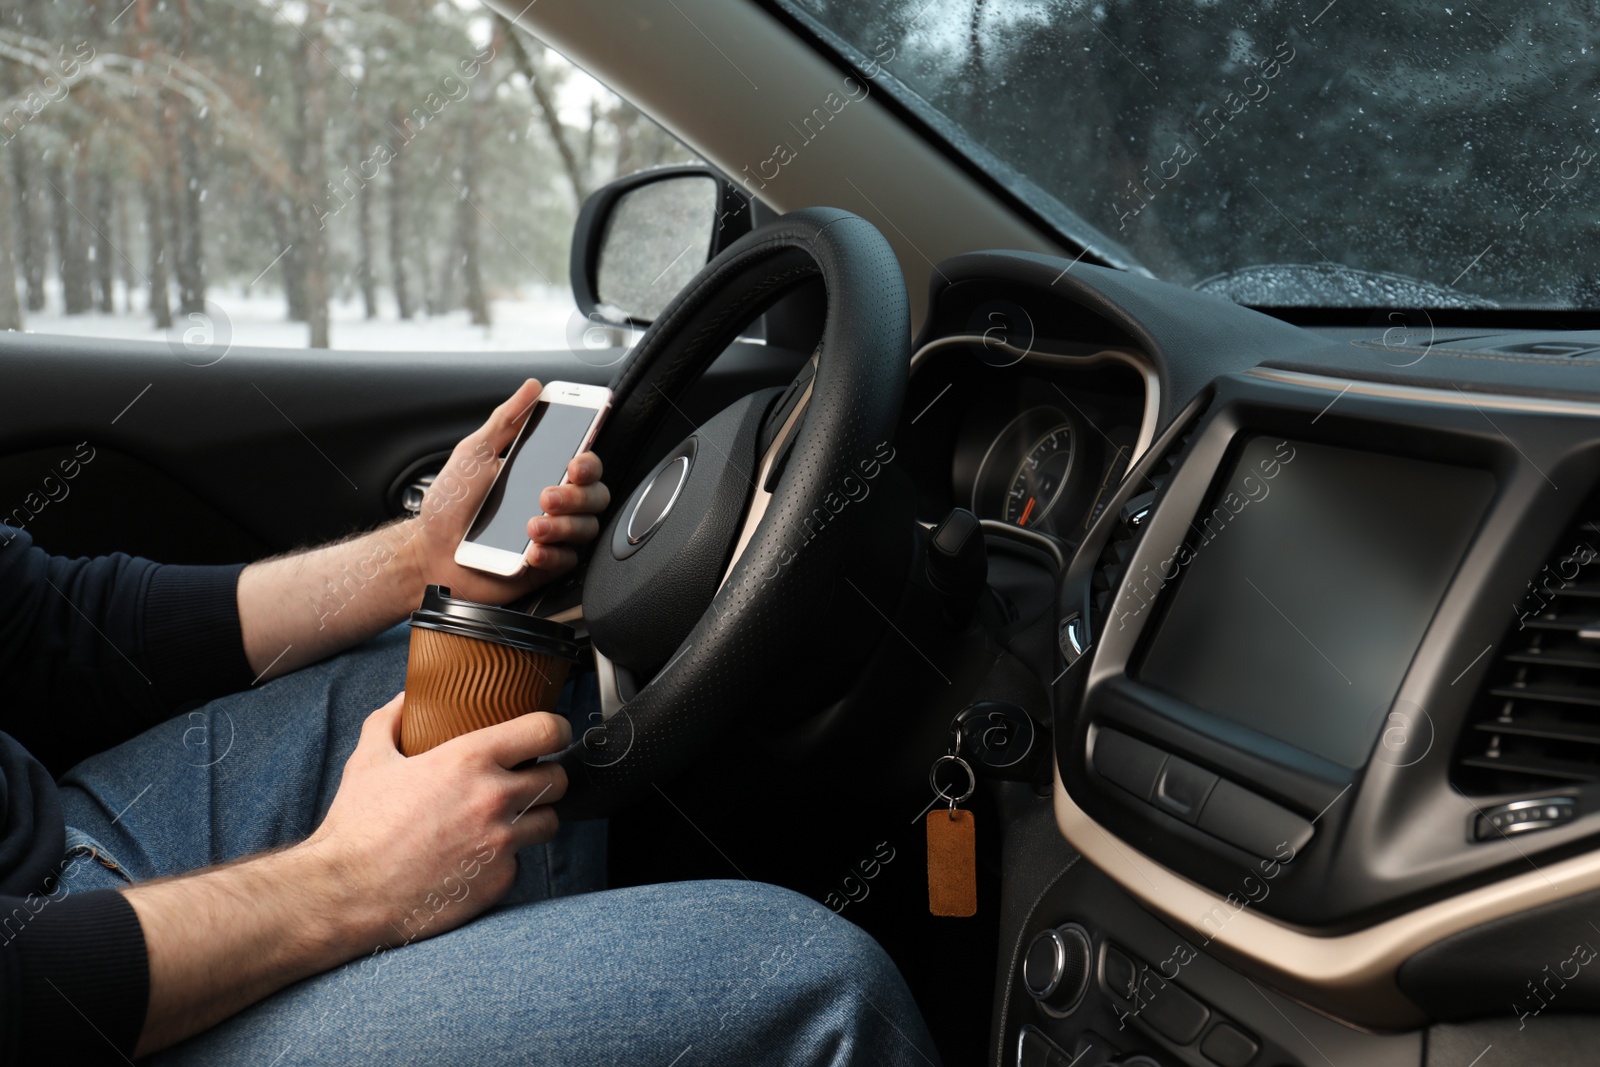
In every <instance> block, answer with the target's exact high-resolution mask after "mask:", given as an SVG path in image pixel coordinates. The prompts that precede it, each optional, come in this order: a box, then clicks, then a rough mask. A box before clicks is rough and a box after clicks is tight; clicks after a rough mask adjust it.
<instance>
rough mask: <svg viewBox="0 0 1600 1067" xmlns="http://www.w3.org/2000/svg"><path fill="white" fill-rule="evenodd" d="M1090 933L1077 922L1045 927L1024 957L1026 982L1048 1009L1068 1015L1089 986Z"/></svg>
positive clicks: (1042, 1005) (1042, 1004) (1029, 990)
mask: <svg viewBox="0 0 1600 1067" xmlns="http://www.w3.org/2000/svg"><path fill="white" fill-rule="evenodd" d="M1089 955H1090V948H1089V935H1088V934H1087V933H1085V932H1084V929H1083V927H1081V926H1079V925H1077V924H1076V923H1067V924H1066V925H1064V926H1058V927H1056V928H1054V929H1052V930H1045V931H1044V932H1043V933H1041V934H1039V935H1038V936H1037V937H1035V938H1034V939H1033V942H1032V944H1030V945H1029V946H1028V951H1027V953H1026V954H1025V955H1024V956H1023V957H1022V984H1023V987H1024V988H1026V989H1027V990H1028V993H1029V995H1030V996H1032V997H1033V999H1034V1000H1036V1001H1038V1002H1039V1005H1040V1006H1041V1007H1042V1008H1044V1009H1045V1010H1046V1011H1047V1012H1049V1013H1051V1014H1055V1015H1065V1014H1067V1013H1068V1012H1070V1011H1071V1010H1072V1009H1073V1008H1076V1007H1077V1006H1078V1001H1080V1000H1082V999H1083V991H1084V990H1085V989H1086V988H1087V987H1088V985H1089Z"/></svg>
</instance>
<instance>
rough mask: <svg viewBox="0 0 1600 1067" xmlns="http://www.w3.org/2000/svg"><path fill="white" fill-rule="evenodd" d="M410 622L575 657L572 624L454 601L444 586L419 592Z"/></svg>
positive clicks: (575, 641)
mask: <svg viewBox="0 0 1600 1067" xmlns="http://www.w3.org/2000/svg"><path fill="white" fill-rule="evenodd" d="M411 625H412V626H421V627H423V628H424V629H428V630H443V631H444V632H445V633H452V634H460V635H461V636H463V637H476V638H477V639H478V640H480V641H492V642H494V643H495V644H497V645H509V646H511V647H512V648H521V649H526V650H527V651H529V652H541V653H544V654H545V655H549V656H560V657H562V658H563V659H570V660H576V659H577V658H578V642H577V636H578V634H577V631H576V630H574V629H573V628H572V627H570V626H567V625H566V624H564V623H559V622H551V621H550V620H549V619H541V618H538V617H537V616H534V615H527V614H524V613H523V612H520V611H512V610H511V609H510V608H498V607H495V606H493V605H492V604H475V603H473V602H472V601H470V600H456V599H454V598H452V597H451V596H450V589H449V587H448V586H443V585H430V586H428V590H427V592H425V593H423V594H422V607H420V608H418V609H417V610H416V611H413V612H412V613H411Z"/></svg>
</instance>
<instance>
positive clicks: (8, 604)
mask: <svg viewBox="0 0 1600 1067" xmlns="http://www.w3.org/2000/svg"><path fill="white" fill-rule="evenodd" d="M243 569H244V565H243V564H234V565H230V566H210V567H189V566H170V565H168V566H164V565H161V564H156V563H152V562H150V561H149V560H146V559H138V558H135V557H131V556H126V555H122V554H120V553H119V554H116V555H111V556H101V557H97V558H94V559H87V558H85V559H65V558H61V557H56V556H50V555H47V554H46V553H45V552H44V551H42V550H41V549H39V548H37V547H35V546H34V545H33V543H32V540H31V538H29V536H28V535H27V534H26V533H24V532H22V531H20V530H15V529H13V528H11V527H7V526H0V679H3V680H4V682H5V688H6V697H7V700H6V704H5V705H0V729H4V730H6V731H7V732H9V733H10V734H11V735H12V736H14V737H16V738H17V739H18V740H19V741H21V742H22V743H23V744H24V745H25V746H26V747H27V748H28V750H29V751H30V752H32V753H33V754H34V756H36V757H37V758H38V759H39V760H40V761H42V762H43V763H44V764H45V766H46V767H48V768H49V769H50V770H51V771H52V772H54V773H56V774H61V773H62V772H64V771H65V770H67V768H68V767H70V766H71V765H72V764H73V763H76V762H77V761H78V760H80V759H82V758H84V757H85V756H88V755H91V754H93V753H95V752H99V751H101V750H103V749H106V748H109V747H111V746H112V745H115V744H117V743H119V742H121V741H125V740H127V739H128V738H130V737H132V736H134V735H135V734H137V733H139V732H140V731H142V730H144V729H146V728H148V727H150V726H152V725H154V724H155V723H157V722H160V721H161V720H162V719H164V718H166V717H167V716H169V715H171V714H172V713H173V712H174V711H176V710H178V708H179V707H180V706H182V705H183V704H185V703H189V702H198V701H202V700H206V699H209V698H211V697H214V696H220V695H222V694H223V693H228V692H233V691H236V690H239V689H243V688H245V687H246V686H248V685H249V683H250V680H251V678H250V666H249V663H248V662H247V661H246V659H245V655H244V641H243V638H242V637H241V635H240V631H239V609H238V600H237V588H238V583H239V572H240V571H241V570H243Z"/></svg>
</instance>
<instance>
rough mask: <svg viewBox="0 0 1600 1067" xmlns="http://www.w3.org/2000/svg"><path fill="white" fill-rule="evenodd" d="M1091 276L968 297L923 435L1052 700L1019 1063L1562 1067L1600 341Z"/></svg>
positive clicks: (1590, 591)
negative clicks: (1238, 301) (1326, 328)
mask: <svg viewBox="0 0 1600 1067" xmlns="http://www.w3.org/2000/svg"><path fill="white" fill-rule="evenodd" d="M1062 267H1063V264H1061V263H1060V262H1058V261H1053V260H1048V259H1046V258H1045V257H1037V256H1031V255H1025V254H1020V253H1017V254H1005V253H980V254H976V255H973V256H967V257H958V258H957V259H956V260H953V261H949V262H947V263H945V264H943V265H942V267H941V274H942V275H944V276H943V277H942V279H941V281H939V282H936V283H935V286H934V301H933V310H932V313H931V316H930V321H929V324H928V326H927V327H926V328H925V330H924V332H923V334H922V336H921V337H920V338H919V339H918V341H917V344H916V346H915V355H914V358H913V362H912V373H911V380H910V385H909V388H908V394H907V401H906V405H905V413H904V415H903V417H902V422H901V430H900V438H899V439H900V440H901V441H903V442H904V443H905V444H906V445H907V447H906V449H905V453H906V456H907V458H906V463H907V465H908V468H909V469H910V471H911V474H912V479H913V481H914V483H915V486H916V494H917V507H918V515H919V518H920V519H921V520H922V522H923V523H924V525H926V526H929V527H934V526H936V525H937V524H939V523H941V522H942V521H944V517H945V516H947V515H948V514H949V513H950V512H951V510H952V509H966V510H968V511H970V512H972V513H973V514H974V515H976V516H977V517H978V519H979V520H981V526H982V529H983V531H984V534H985V542H986V548H987V551H988V567H989V584H990V586H991V588H992V589H993V590H994V595H995V597H996V599H997V600H999V601H1001V602H1003V603H1004V604H1005V605H1006V610H1005V611H1004V612H1002V613H1001V615H1000V616H999V617H1000V619H1001V622H1002V625H1001V626H1000V627H999V628H998V629H997V630H996V631H995V632H996V633H998V634H999V635H1000V642H1001V643H1002V644H1003V645H1004V646H1005V648H1006V650H1007V652H1008V653H1009V654H1010V655H1013V656H1015V657H1016V658H1017V659H1018V660H1020V661H1023V662H1026V663H1027V665H1028V667H1029V669H1030V670H1031V672H1032V673H1033V674H1034V676H1035V677H1036V679H1037V681H1038V683H1039V685H1040V686H1041V687H1042V690H1041V691H1042V694H1043V695H1042V697H1041V706H1038V707H1029V708H1028V709H1027V711H1028V714H1029V715H1030V716H1031V717H1032V718H1033V719H1034V720H1035V722H1036V725H1037V727H1038V729H1039V731H1040V733H1041V735H1043V736H1047V737H1048V738H1049V741H1048V744H1049V746H1050V753H1049V755H1050V760H1049V762H1050V763H1051V764H1053V767H1052V768H1051V769H1049V770H1047V771H1046V772H1045V774H1046V776H1047V779H1048V780H1047V781H1046V782H1044V783H1042V784H1041V783H1040V782H1039V781H1035V782H1034V783H1033V784H1034V786H1035V787H1036V789H1035V793H1034V796H1033V798H1032V799H1030V798H1029V797H1028V795H1027V794H1026V793H1025V792H1024V791H1023V790H1022V789H1021V788H1019V787H1018V786H1017V785H1016V784H1015V783H1002V784H1001V785H1000V786H999V788H1001V789H1002V790H1005V789H1011V790H1013V792H1014V803H1013V805H1012V807H1011V808H1010V809H1009V810H1010V812H1011V820H1012V822H1011V824H1010V825H1009V826H1008V827H1007V834H1008V836H1009V837H1011V838H1012V839H1020V838H1023V837H1026V836H1027V834H1028V833H1029V832H1030V831H1029V830H1028V829H1027V826H1028V825H1029V820H1048V821H1049V822H1051V823H1053V828H1054V829H1055V830H1056V831H1057V832H1058V833H1059V837H1060V840H1059V842H1058V843H1057V844H1056V845H1053V846H1051V847H1044V846H1041V845H1038V844H1037V843H1036V844H1035V845H1033V846H1031V847H1027V848H1022V847H1018V848H1016V849H1015V850H1014V852H1013V853H1010V854H1008V862H1007V865H1006V867H1005V875H1004V877H1005V881H1006V886H1005V889H1004V899H1003V904H1002V923H1003V926H1004V927H1005V928H1004V929H1003V930H1002V943H1001V950H1002V952H1001V954H1002V960H1001V965H1000V977H1001V984H1000V988H999V991H998V992H997V1004H996V1013H995V1020H996V1021H995V1025H994V1030H993V1032H992V1041H991V1045H992V1059H991V1062H995V1063H1005V1064H1012V1063H1017V1064H1053V1063H1069V1062H1070V1063H1076V1064H1082V1065H1084V1067H1093V1065H1096V1064H1109V1063H1135V1062H1137V1063H1141V1064H1155V1065H1161V1064H1189V1065H1193V1067H1209V1065H1219V1064H1220V1065H1223V1067H1257V1065H1263V1067H1287V1065H1289V1064H1313V1063H1321V1062H1330V1061H1331V1062H1336V1063H1343V1062H1360V1063H1367V1064H1395V1065H1397V1067H1398V1065H1400V1064H1411V1065H1417V1064H1421V1063H1423V1062H1424V1060H1425V1057H1429V1058H1427V1059H1426V1062H1428V1063H1430V1064H1431V1063H1433V1062H1435V1061H1434V1059H1433V1058H1431V1055H1432V1054H1431V1053H1430V1052H1429V1051H1428V1050H1429V1049H1445V1048H1449V1047H1455V1045H1453V1044H1452V1042H1457V1041H1466V1042H1468V1043H1470V1042H1471V1041H1474V1040H1477V1036H1478V1035H1480V1034H1481V1035H1483V1040H1482V1041H1481V1042H1479V1046H1478V1047H1479V1048H1480V1049H1481V1047H1482V1046H1483V1045H1486V1044H1490V1043H1493V1042H1494V1041H1496V1040H1498V1041H1500V1042H1502V1045H1503V1047H1506V1048H1519V1047H1520V1048H1523V1049H1525V1050H1526V1052H1525V1053H1524V1054H1525V1055H1528V1056H1538V1055H1541V1054H1542V1053H1540V1052H1539V1051H1537V1050H1538V1049H1539V1048H1540V1046H1538V1045H1534V1044H1520V1045H1519V1044H1518V1042H1527V1041H1532V1040H1537V1039H1538V1038H1537V1036H1536V1037H1533V1038H1529V1037H1525V1036H1524V1037H1514V1036H1513V1035H1512V1034H1511V1033H1510V1032H1509V1031H1518V1032H1520V1029H1525V1028H1526V1027H1523V1028H1519V1027H1518V1026H1517V1025H1516V1024H1517V1019H1516V1015H1517V1013H1519V1012H1520V1013H1521V1014H1522V1016H1523V1018H1522V1021H1523V1022H1524V1023H1525V1022H1526V1018H1527V1016H1528V1013H1529V1012H1535V1013H1536V1012H1538V1011H1539V1010H1542V1007H1543V1005H1544V1004H1545V1003H1547V1002H1548V1001H1549V1000H1550V999H1551V998H1550V997H1549V996H1545V997H1542V998H1538V997H1534V993H1533V992H1530V990H1529V988H1528V987H1527V982H1528V980H1530V979H1533V978H1537V976H1539V975H1540V974H1542V973H1543V972H1542V971H1541V970H1540V965H1541V963H1545V962H1549V961H1561V960H1566V959H1567V958H1568V957H1570V956H1571V954H1572V952H1571V944H1570V943H1568V942H1571V941H1573V940H1574V939H1577V940H1579V941H1582V940H1583V938H1582V937H1581V934H1582V930H1583V929H1585V928H1586V926H1585V924H1584V923H1583V921H1582V916H1583V914H1584V910H1583V909H1584V907H1585V906H1586V902H1587V901H1591V900H1592V899H1594V896H1595V895H1596V894H1600V852H1597V851H1596V850H1595V848H1594V845H1595V842H1596V840H1597V839H1600V792H1597V790H1600V735H1596V733H1595V730H1596V729H1597V727H1596V726H1595V725H1594V720H1593V718H1592V714H1593V713H1592V710H1591V709H1592V708H1594V707H1600V683H1597V681H1596V678H1597V676H1596V675H1595V671H1596V670H1597V669H1600V668H1597V666H1596V665H1597V663H1600V661H1597V660H1596V658H1595V654H1594V652H1593V648H1594V647H1595V642H1596V641H1597V640H1600V637H1597V636H1595V632H1594V631H1595V624H1594V621H1593V618H1591V612H1590V608H1591V605H1593V604H1594V603H1596V601H1595V600H1594V597H1595V596H1596V595H1597V594H1596V593H1595V592H1594V590H1596V589H1600V565H1597V561H1600V551H1597V550H1596V549H1595V548H1594V547H1590V546H1592V543H1593V542H1594V541H1595V539H1596V537H1600V535H1597V534H1596V532H1595V531H1597V530H1600V506H1596V503H1595V502H1596V501H1597V499H1600V493H1597V486H1600V366H1591V365H1589V364H1587V363H1585V362H1584V361H1583V360H1582V359H1581V358H1577V357H1574V356H1573V355H1572V354H1571V353H1572V352H1574V351H1580V350H1581V351H1588V349H1587V348H1585V347H1584V346H1583V345H1580V344H1576V343H1575V342H1572V341H1571V337H1578V339H1579V340H1583V338H1584V336H1586V335H1577V334H1573V335H1570V336H1569V337H1568V338H1567V339H1566V340H1565V341H1563V340H1562V339H1561V338H1559V337H1558V338H1556V339H1552V338H1550V337H1542V336H1541V337H1535V336H1533V335H1531V334H1528V333H1519V334H1516V335H1506V334H1505V332H1504V331H1494V330H1483V331H1476V332H1473V331H1459V332H1455V333H1448V332H1441V333H1440V334H1437V335H1434V336H1431V337H1426V338H1418V337H1415V336H1407V337H1399V338H1397V337H1396V336H1395V335H1393V334H1392V333H1391V334H1386V333H1385V332H1384V331H1383V330H1382V329H1374V330H1372V331H1341V332H1339V333H1337V334H1335V335H1329V334H1320V333H1316V332H1313V331H1311V330H1307V329H1301V328H1298V327H1295V326H1292V325H1290V324H1288V323H1286V322H1283V321H1281V320H1278V319H1273V318H1269V317H1267V316H1265V315H1261V314H1258V313H1256V312H1252V311H1249V310H1247V309H1244V308H1240V307H1236V306H1233V305H1230V304H1226V303H1224V302H1222V301H1217V300H1213V299H1211V298H1209V297H1203V296H1201V295H1199V294H1194V293H1189V292H1187V291H1184V290H1179V289H1176V288H1175V287H1172V286H1166V285H1163V284H1161V283H1158V282H1153V281H1150V280H1147V279H1141V278H1137V277H1133V276H1130V275H1127V274H1125V273H1120V272H1111V271H1103V270H1099V269H1096V268H1086V267H1082V266H1078V267H1073V268H1069V269H1067V270H1063V269H1062ZM1530 337H1531V338H1532V339H1531V340H1530ZM1558 344H1561V345H1565V347H1563V348H1560V349H1559V351H1558V350H1557V349H1556V348H1552V347H1551V346H1552V345H1558ZM1590 347H1592V346H1590ZM1507 604H1512V605H1516V607H1514V609H1513V611H1511V612H1509V613H1508V612H1507V611H1506V605H1507ZM1594 615H1595V616H1596V617H1600V612H1595V613H1594ZM974 696H975V697H977V698H978V699H980V700H981V699H983V698H986V697H988V696H989V694H986V693H984V692H982V691H981V686H980V691H979V692H977V693H975V694H974ZM1042 705H1048V710H1046V709H1045V707H1044V706H1042ZM983 770H984V768H980V773H981V772H982V771H983ZM1000 777H1005V776H1004V775H1002V776H1000ZM1044 797H1048V803H1047V804H1043V803H1041V801H1042V799H1043V798H1044ZM1042 808H1047V809H1048V812H1047V814H1041V809H1042ZM1062 844H1064V846H1065V847H1059V846H1060V845H1062ZM1080 860H1081V861H1087V862H1080ZM1590 936H1591V938H1592V936H1593V932H1592V930H1591V931H1590ZM1546 957H1548V960H1547V959H1546ZM1569 970H1571V968H1569ZM1524 971H1526V972H1527V973H1523V972H1524ZM1562 973H1563V974H1564V975H1565V978H1564V979H1563V981H1564V983H1565V984H1564V985H1563V986H1562V996H1563V999H1564V1001H1565V1003H1564V1004H1563V1005H1562V1008H1563V1010H1565V1011H1595V1010H1597V1009H1600V981H1595V980H1591V979H1590V978H1588V976H1587V974H1585V973H1578V972H1577V971H1574V972H1573V973H1571V974H1567V973H1566V972H1562ZM1535 992H1537V991H1536V990H1535ZM1530 998H1533V999H1530ZM1517 1005H1520V1007H1515V1006H1517ZM1507 1006H1513V1012H1512V1015H1511V1016H1510V1017H1507V1016H1506V1008H1507ZM1524 1009H1526V1010H1524ZM1508 1018H1509V1020H1510V1021H1509V1022H1508ZM1553 1030H1554V1028H1553V1027H1552V1028H1551V1030H1550V1031H1547V1032H1546V1036H1545V1039H1547V1040H1548V1039H1549V1037H1550V1033H1551V1032H1552V1031H1553ZM1462 1034H1467V1035H1469V1036H1467V1037H1465V1038H1463V1037H1462V1036H1461V1035H1462ZM1138 1057H1146V1058H1145V1059H1139V1058H1138ZM1470 1058H1471V1057H1470V1056H1468V1057H1467V1059H1470Z"/></svg>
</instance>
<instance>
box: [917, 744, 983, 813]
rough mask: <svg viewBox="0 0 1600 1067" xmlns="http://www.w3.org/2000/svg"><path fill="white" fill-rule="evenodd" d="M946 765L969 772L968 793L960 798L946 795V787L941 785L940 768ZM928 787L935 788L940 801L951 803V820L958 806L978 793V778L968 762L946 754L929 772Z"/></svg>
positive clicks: (936, 761) (934, 790) (934, 763)
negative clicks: (951, 764)
mask: <svg viewBox="0 0 1600 1067" xmlns="http://www.w3.org/2000/svg"><path fill="white" fill-rule="evenodd" d="M946 763H955V764H958V765H959V766H960V767H961V769H962V770H964V771H966V772H967V791H966V792H965V793H962V794H961V795H960V796H956V795H954V794H953V793H946V792H945V791H944V786H942V785H940V784H939V781H938V779H939V768H940V767H941V766H943V765H944V764H946ZM928 785H930V786H932V787H933V792H934V794H935V795H936V796H937V797H938V798H939V799H940V800H948V801H949V802H950V813H951V818H954V817H955V810H956V806H957V805H959V804H960V803H961V802H962V801H964V800H966V799H967V798H968V797H970V796H972V794H973V793H975V792H977V790H978V776H977V775H976V774H974V773H973V772H972V765H971V764H970V763H968V762H967V761H966V760H964V759H962V758H961V757H960V756H956V755H949V754H946V755H943V756H940V757H939V758H938V759H936V760H934V761H933V768H932V769H931V770H929V771H928Z"/></svg>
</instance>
